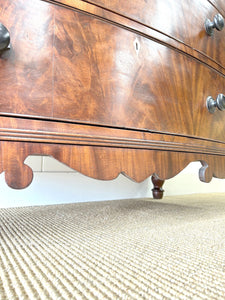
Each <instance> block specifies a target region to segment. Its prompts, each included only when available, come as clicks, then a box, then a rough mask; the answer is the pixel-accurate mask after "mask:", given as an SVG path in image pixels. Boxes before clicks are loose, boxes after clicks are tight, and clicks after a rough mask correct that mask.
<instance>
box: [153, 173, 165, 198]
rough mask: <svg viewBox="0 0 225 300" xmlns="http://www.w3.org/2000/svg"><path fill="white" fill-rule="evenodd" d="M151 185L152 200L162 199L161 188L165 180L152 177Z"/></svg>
mask: <svg viewBox="0 0 225 300" xmlns="http://www.w3.org/2000/svg"><path fill="white" fill-rule="evenodd" d="M151 179H152V183H153V185H154V188H153V189H152V195H153V198H154V199H162V198H163V193H164V190H163V189H162V186H163V184H164V182H165V180H161V179H159V178H158V176H157V175H152V178H151Z"/></svg>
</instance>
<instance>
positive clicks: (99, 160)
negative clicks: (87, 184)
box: [0, 141, 225, 189]
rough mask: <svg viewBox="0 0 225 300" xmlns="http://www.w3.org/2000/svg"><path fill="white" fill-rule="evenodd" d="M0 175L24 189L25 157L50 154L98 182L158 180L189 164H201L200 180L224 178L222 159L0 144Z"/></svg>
mask: <svg viewBox="0 0 225 300" xmlns="http://www.w3.org/2000/svg"><path fill="white" fill-rule="evenodd" d="M0 148H1V163H0V172H5V179H6V182H7V184H8V185H9V186H10V187H12V188H15V189H21V188H25V187H27V186H28V185H29V184H30V183H31V182H32V179H33V172H32V170H31V169H30V167H29V166H27V165H25V164H24V160H25V158H26V157H27V156H28V155H50V156H52V157H54V158H55V159H57V160H59V161H60V162H62V163H65V164H66V165H68V166H70V167H71V168H73V169H75V170H77V171H78V172H80V173H82V174H84V175H86V176H90V177H92V178H96V179H101V180H112V179H114V178H116V177H117V176H118V175H119V174H121V173H122V174H124V175H125V176H127V177H129V178H130V179H132V180H134V181H136V182H141V181H143V180H144V179H146V178H148V177H149V176H151V175H152V174H155V175H157V177H158V178H159V179H161V180H164V179H168V178H171V177H173V176H175V175H177V174H178V173H179V172H180V171H181V170H183V169H184V168H185V167H186V166H187V165H188V164H189V163H190V162H192V161H201V163H202V168H201V169H200V179H201V180H202V181H205V182H209V181H211V179H212V177H213V176H214V177H219V178H225V156H215V155H205V154H195V153H185V154H184V153H182V152H171V151H155V150H136V149H126V148H110V147H93V146H80V145H68V144H67V145H65V144H61V145H60V146H59V145H57V144H47V143H46V144H45V143H38V144H36V143H29V142H9V141H0Z"/></svg>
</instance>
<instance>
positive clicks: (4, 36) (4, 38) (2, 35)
mask: <svg viewBox="0 0 225 300" xmlns="http://www.w3.org/2000/svg"><path fill="white" fill-rule="evenodd" d="M9 43H10V35H9V31H8V29H7V28H6V27H5V26H4V25H3V24H2V23H0V51H4V50H5V49H7V48H8V46H9Z"/></svg>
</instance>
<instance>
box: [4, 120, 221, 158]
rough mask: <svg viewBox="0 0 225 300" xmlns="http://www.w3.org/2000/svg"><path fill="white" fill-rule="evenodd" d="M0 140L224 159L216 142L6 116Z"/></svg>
mask: <svg viewBox="0 0 225 300" xmlns="http://www.w3.org/2000/svg"><path fill="white" fill-rule="evenodd" d="M6 124H7V126H6ZM28 128H29V129H28ZM0 140H2V141H20V142H33V143H50V144H52V143H54V144H68V145H90V146H102V147H114V148H115V147H117V148H118V147H119V148H131V149H146V150H166V151H178V152H191V153H204V154H211V155H223V156H225V144H224V143H219V142H212V141H207V140H201V139H195V138H188V137H182V136H174V135H163V134H157V133H150V132H143V131H135V130H126V129H115V128H106V127H101V126H91V125H78V124H67V123H61V122H51V121H38V120H32V119H14V118H9V117H0Z"/></svg>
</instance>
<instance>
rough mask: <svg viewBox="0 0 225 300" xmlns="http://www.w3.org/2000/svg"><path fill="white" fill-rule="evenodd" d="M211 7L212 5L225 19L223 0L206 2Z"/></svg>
mask: <svg viewBox="0 0 225 300" xmlns="http://www.w3.org/2000/svg"><path fill="white" fill-rule="evenodd" d="M208 1H209V2H210V3H211V4H212V5H214V6H215V7H216V8H217V9H218V10H219V12H220V13H221V14H222V15H223V16H224V17H225V7H224V0H208Z"/></svg>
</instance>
